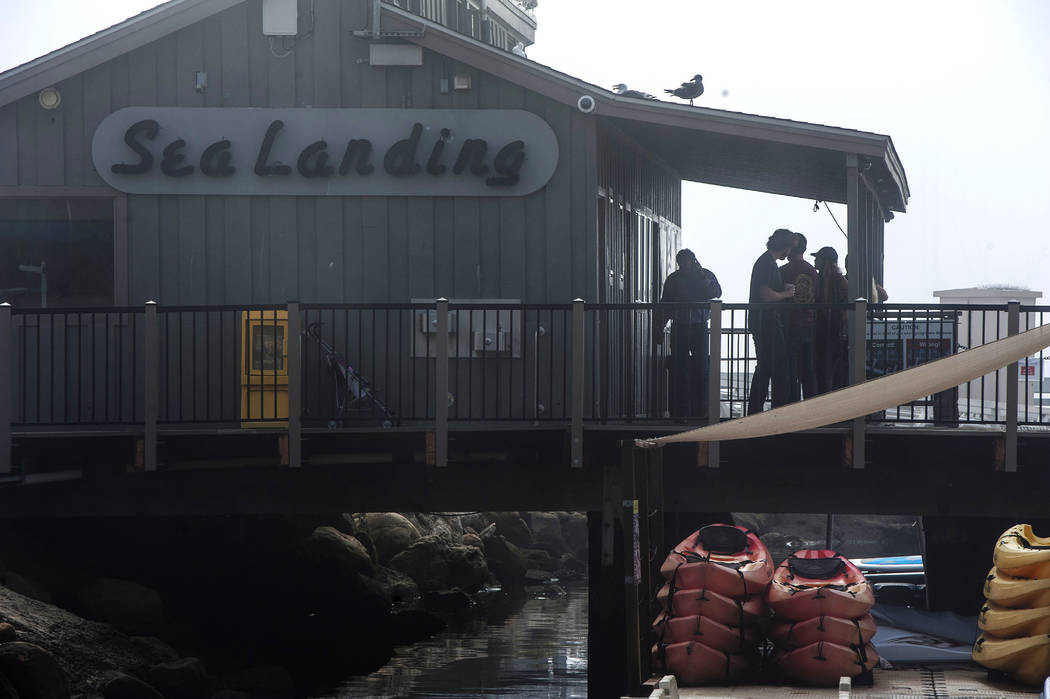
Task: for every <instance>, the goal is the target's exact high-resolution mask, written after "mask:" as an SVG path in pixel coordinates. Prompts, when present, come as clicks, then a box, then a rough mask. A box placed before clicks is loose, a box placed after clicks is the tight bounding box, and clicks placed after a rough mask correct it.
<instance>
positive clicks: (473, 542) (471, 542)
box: [463, 533, 484, 548]
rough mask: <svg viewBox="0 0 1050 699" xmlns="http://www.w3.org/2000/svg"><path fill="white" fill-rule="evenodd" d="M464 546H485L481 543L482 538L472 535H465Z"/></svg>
mask: <svg viewBox="0 0 1050 699" xmlns="http://www.w3.org/2000/svg"><path fill="white" fill-rule="evenodd" d="M463 545H464V546H477V547H478V548H482V547H483V546H484V544H482V543H481V537H480V536H478V535H477V534H472V533H466V534H464V535H463Z"/></svg>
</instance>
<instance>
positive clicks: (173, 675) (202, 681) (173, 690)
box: [146, 658, 210, 699]
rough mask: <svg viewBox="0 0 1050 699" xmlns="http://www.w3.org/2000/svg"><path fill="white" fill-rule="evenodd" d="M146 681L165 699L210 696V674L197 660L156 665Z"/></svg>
mask: <svg viewBox="0 0 1050 699" xmlns="http://www.w3.org/2000/svg"><path fill="white" fill-rule="evenodd" d="M146 679H147V680H148V681H149V683H150V684H151V685H153V686H154V687H156V688H157V689H158V690H160V693H161V694H163V695H164V697H165V699H207V697H208V696H210V692H209V689H210V687H209V685H210V682H209V680H208V673H207V671H205V669H204V663H202V662H201V661H200V660H198V659H197V658H182V659H181V660H175V661H172V662H170V663H161V664H159V665H154V666H153V667H151V668H150V669H149V670H148V671H147V672H146Z"/></svg>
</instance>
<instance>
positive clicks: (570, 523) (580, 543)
mask: <svg viewBox="0 0 1050 699" xmlns="http://www.w3.org/2000/svg"><path fill="white" fill-rule="evenodd" d="M558 521H559V522H561V536H562V539H563V540H564V541H565V544H566V545H567V546H568V547H569V552H570V553H571V554H572V555H573V556H575V557H576V558H578V559H579V560H581V561H585V560H587V546H588V544H587V515H585V514H583V513H582V512H559V513H558Z"/></svg>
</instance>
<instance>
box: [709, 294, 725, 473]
mask: <svg viewBox="0 0 1050 699" xmlns="http://www.w3.org/2000/svg"><path fill="white" fill-rule="evenodd" d="M708 336H709V337H710V347H711V350H710V352H709V354H708V368H707V424H709V425H717V424H718V422H719V421H720V420H721V415H722V302H721V301H712V302H711V328H710V332H709V333H708ZM718 461H719V453H718V442H708V443H707V465H708V466H709V467H710V468H718Z"/></svg>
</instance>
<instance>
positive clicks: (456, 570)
mask: <svg viewBox="0 0 1050 699" xmlns="http://www.w3.org/2000/svg"><path fill="white" fill-rule="evenodd" d="M389 566H390V568H392V569H394V570H396V571H400V572H402V573H404V574H405V575H408V576H410V577H411V578H412V579H413V580H415V581H416V584H417V585H419V589H420V591H422V592H429V591H432V590H447V589H450V588H452V587H460V588H463V589H464V590H469V591H471V592H473V591H474V590H477V589H478V588H480V587H481V586H482V585H484V584H485V581H486V580H488V577H489V570H488V566H487V565H486V563H485V558H484V556H483V555H482V554H481V551H480V550H479V549H477V548H475V547H473V546H459V545H449V543H448V542H447V540H445V539H443V538H441V537H438V536H430V535H428V536H425V537H423V538H421V539H419V540H418V541H416V542H415V543H414V544H412V545H411V546H410V547H408V548H407V549H405V550H404V551H402V552H401V553H399V554H397V555H396V556H394V557H393V558H392V559H390V564H389Z"/></svg>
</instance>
